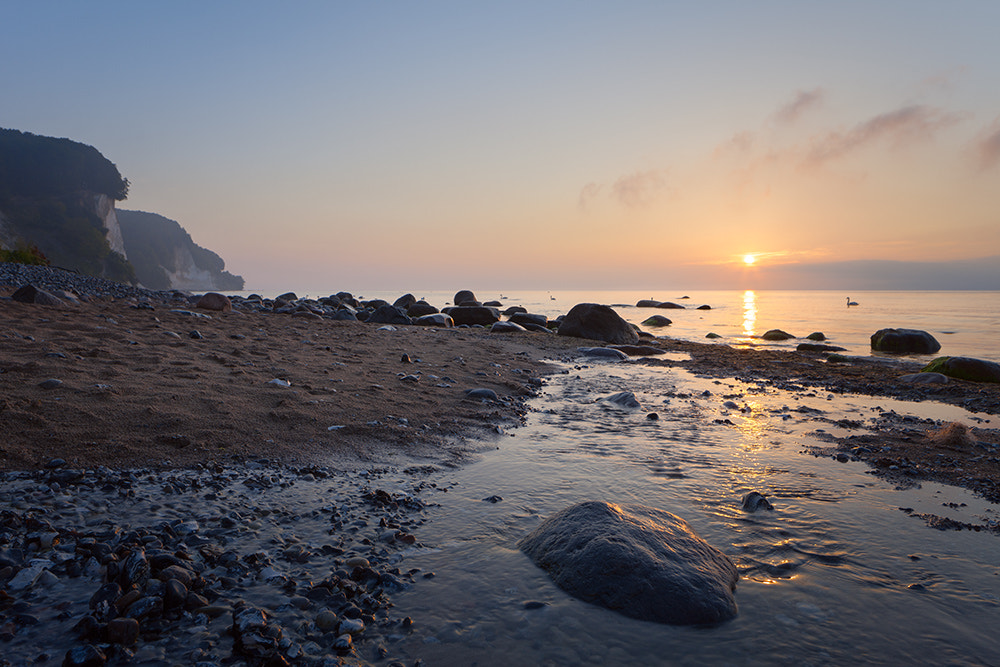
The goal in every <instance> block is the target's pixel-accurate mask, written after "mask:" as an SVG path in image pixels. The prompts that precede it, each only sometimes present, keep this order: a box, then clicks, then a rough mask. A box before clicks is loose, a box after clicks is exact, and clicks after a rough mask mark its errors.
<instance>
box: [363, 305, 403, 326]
mask: <svg viewBox="0 0 1000 667" xmlns="http://www.w3.org/2000/svg"><path fill="white" fill-rule="evenodd" d="M368 322H369V323H370V324H410V322H411V320H410V317H409V316H408V315H407V314H406V311H405V310H403V309H402V308H400V307H398V306H390V305H389V304H385V305H383V306H379V307H378V308H377V309H376V310H375V312H374V313H372V314H371V316H370V317H369V318H368Z"/></svg>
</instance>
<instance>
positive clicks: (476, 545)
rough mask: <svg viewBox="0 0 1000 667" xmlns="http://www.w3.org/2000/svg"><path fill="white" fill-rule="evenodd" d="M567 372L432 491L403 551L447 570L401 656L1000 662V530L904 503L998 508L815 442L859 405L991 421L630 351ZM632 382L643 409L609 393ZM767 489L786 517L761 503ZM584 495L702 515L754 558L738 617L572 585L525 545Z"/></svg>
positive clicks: (748, 560)
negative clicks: (515, 423)
mask: <svg viewBox="0 0 1000 667" xmlns="http://www.w3.org/2000/svg"><path fill="white" fill-rule="evenodd" d="M566 370H567V371H568V372H567V373H566V374H562V375H556V376H555V377H554V378H552V379H551V380H550V382H549V384H548V387H547V389H546V391H545V393H544V396H542V397H541V398H539V399H537V400H536V401H535V408H536V410H537V411H536V412H535V413H533V414H532V416H531V418H530V420H529V423H528V425H527V426H526V427H524V428H521V429H518V430H516V431H515V432H513V433H512V434H511V435H510V436H507V437H500V438H498V440H497V442H496V443H495V444H496V449H495V451H490V452H488V453H487V454H486V455H484V456H483V457H482V459H481V460H480V461H478V462H476V463H474V464H472V465H469V466H466V467H464V468H461V469H457V470H454V471H449V472H446V473H444V474H443V475H442V478H441V479H439V480H438V485H439V488H447V489H448V492H447V493H438V494H437V495H436V496H434V497H432V500H434V501H435V502H437V503H438V504H439V506H438V507H436V508H434V509H432V510H431V512H430V514H429V519H430V520H429V521H428V522H427V524H426V525H425V526H423V527H422V529H421V531H420V533H419V535H418V537H419V539H420V542H421V544H423V545H424V547H422V548H415V549H412V550H410V551H409V552H408V553H407V554H406V557H405V559H404V563H403V566H404V567H408V568H420V569H421V570H422V571H424V572H434V573H435V575H436V576H434V577H433V578H431V579H427V580H422V581H419V582H418V583H417V584H416V585H415V586H414V587H413V588H411V589H410V590H408V591H406V592H403V593H400V594H399V595H398V596H397V598H396V599H395V600H394V602H395V604H396V605H397V607H396V612H397V613H399V614H401V615H403V614H405V615H410V616H412V617H413V618H414V619H419V624H418V625H417V626H415V628H414V632H413V633H412V634H410V635H408V637H407V638H405V639H403V640H401V643H400V644H399V645H396V646H394V647H393V648H394V651H396V652H397V654H399V653H402V654H408V655H411V656H413V657H421V658H423V659H424V660H425V661H426V664H428V665H511V664H518V665H650V664H676V665H706V664H712V665H844V664H906V663H909V664H934V665H994V664H998V663H1000V645H998V642H997V641H996V638H995V636H994V635H993V632H994V629H995V628H996V627H997V623H998V622H1000V578H998V575H1000V542H998V541H997V539H998V538H997V537H996V536H994V535H992V534H988V533H986V532H972V531H960V532H956V531H939V530H935V529H933V528H930V527H928V526H927V525H926V524H925V523H924V522H923V521H922V520H919V519H917V518H914V517H912V516H910V515H909V514H907V513H906V512H904V511H901V509H900V508H904V507H906V508H913V509H914V510H915V511H916V512H926V513H933V514H937V515H941V516H949V517H952V518H955V519H958V520H962V521H970V522H980V523H981V522H982V521H984V520H996V519H998V518H1000V517H998V514H997V508H996V506H994V505H992V504H990V503H987V502H985V501H983V500H982V499H979V498H976V497H974V496H972V495H971V494H970V493H968V492H966V491H964V490H962V489H958V488H954V487H946V486H942V485H938V484H933V483H924V484H923V485H922V486H921V487H919V488H909V489H897V488H894V487H893V486H891V485H890V484H887V483H886V482H884V481H882V480H880V479H878V478H876V477H874V476H872V475H870V474H868V473H867V471H866V470H867V469H866V466H865V465H864V464H862V463H838V462H836V461H834V460H832V459H830V458H828V457H816V456H813V455H811V454H809V453H806V451H805V450H806V449H807V448H809V447H811V446H814V445H822V444H824V443H825V442H827V441H828V440H829V438H830V437H831V436H835V435H842V434H844V433H846V432H845V431H844V430H843V429H842V428H840V427H839V426H837V425H836V424H835V423H834V422H836V421H838V420H842V419H845V418H850V419H853V420H857V421H861V422H862V423H864V422H865V421H867V420H870V419H874V418H876V417H877V416H878V415H880V414H882V413H883V412H885V411H888V410H895V411H896V412H897V413H899V414H913V415H916V416H918V417H919V418H920V419H926V418H933V419H940V420H947V421H961V422H965V423H967V424H969V425H973V424H975V425H978V426H986V427H989V426H990V424H989V423H988V419H989V418H988V416H985V415H973V414H970V413H967V412H965V411H963V410H961V409H959V408H953V407H950V406H946V405H941V404H932V403H920V404H915V403H902V402H898V401H893V400H889V399H874V398H870V397H859V396H838V397H836V398H834V397H832V396H827V395H826V394H824V393H821V392H820V393H806V394H799V395H794V394H789V393H787V392H782V391H779V390H775V389H772V388H770V387H768V386H767V385H765V384H763V383H761V384H746V383H743V382H739V381H735V380H725V381H718V380H713V379H710V378H704V377H696V376H694V375H691V374H689V373H687V372H684V371H679V370H672V369H667V370H665V369H651V368H645V367H640V366H633V365H630V364H624V365H614V364H594V365H592V366H584V365H580V366H576V367H567V369H566ZM623 390H629V391H634V392H635V394H636V396H637V397H638V399H639V401H640V402H641V403H642V409H640V410H631V411H630V410H623V409H620V408H617V407H613V406H612V405H610V404H608V403H607V402H602V401H600V400H597V399H599V398H600V397H603V396H607V395H609V394H613V393H615V392H618V391H623ZM727 401H730V406H729V407H726V402H727ZM733 403H735V404H736V405H737V408H735V409H734V408H733V407H732V404H733ZM650 411H655V412H657V413H658V414H659V417H660V418H659V420H656V421H651V420H647V419H646V414H647V413H648V412H650ZM752 490H755V491H760V492H762V493H765V494H767V495H768V496H769V497H770V499H771V500H772V502H773V503H774V511H770V512H768V511H763V512H756V513H747V512H744V511H743V510H742V509H741V506H740V499H741V496H742V495H743V494H744V493H746V492H749V491H752ZM490 496H500V497H502V499H503V500H502V501H500V502H496V503H490V502H486V501H484V498H487V497H490ZM584 500H605V501H608V502H614V503H640V504H644V505H649V506H653V507H656V508H659V509H663V510H667V511H670V512H673V513H675V514H677V515H679V516H681V517H683V518H684V519H686V520H687V521H688V522H689V523H691V525H692V526H693V527H694V529H695V530H696V531H697V532H698V533H699V534H701V535H702V537H704V538H705V539H706V540H707V541H708V542H709V543H711V544H712V545H714V546H716V547H717V548H719V549H721V550H722V551H723V552H725V553H726V554H728V555H729V556H730V557H731V558H732V559H733V560H734V561H735V562H736V564H737V566H738V568H739V570H740V574H741V578H740V581H739V584H738V587H737V592H736V598H737V603H738V605H739V608H740V612H739V615H738V616H737V618H736V619H735V620H733V621H730V622H728V623H725V624H722V625H720V626H718V627H711V628H703V627H671V626H665V625H659V624H655V623H649V622H643V621H637V620H633V619H630V618H626V617H624V616H622V615H620V614H617V613H615V612H612V611H608V610H606V609H603V608H599V607H596V606H593V605H590V604H587V603H584V602H581V601H578V600H576V599H574V598H572V597H570V596H568V595H567V594H565V593H563V592H562V591H561V590H560V589H558V588H557V587H556V586H555V585H554V584H553V583H552V582H551V580H550V579H549V578H548V576H547V575H546V574H545V573H544V572H542V571H541V570H539V569H538V568H536V567H535V566H534V565H533V564H532V562H531V561H530V560H529V559H528V558H527V557H526V556H524V555H523V554H522V553H520V551H518V549H517V541H518V540H519V539H520V538H521V537H523V536H524V535H525V534H527V533H528V532H530V531H531V530H532V529H533V528H534V527H535V526H537V525H538V524H539V523H540V521H541V520H542V519H543V518H544V517H546V516H548V515H550V514H552V513H553V512H555V511H558V510H560V509H562V508H564V507H567V506H569V505H571V504H574V503H577V502H580V501H584ZM528 602H531V603H533V604H527V605H526V603H528ZM539 602H540V603H543V604H542V605H541V606H539V605H538V604H537V603H539Z"/></svg>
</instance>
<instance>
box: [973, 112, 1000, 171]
mask: <svg viewBox="0 0 1000 667" xmlns="http://www.w3.org/2000/svg"><path fill="white" fill-rule="evenodd" d="M976 158H977V162H978V166H979V168H980V169H981V170H982V171H986V170H988V169H992V168H993V167H995V166H997V164H1000V118H997V119H996V120H995V121H993V124H992V125H990V126H989V127H988V128H987V129H986V131H985V132H983V134H982V136H981V137H980V138H979V140H978V141H977V142H976Z"/></svg>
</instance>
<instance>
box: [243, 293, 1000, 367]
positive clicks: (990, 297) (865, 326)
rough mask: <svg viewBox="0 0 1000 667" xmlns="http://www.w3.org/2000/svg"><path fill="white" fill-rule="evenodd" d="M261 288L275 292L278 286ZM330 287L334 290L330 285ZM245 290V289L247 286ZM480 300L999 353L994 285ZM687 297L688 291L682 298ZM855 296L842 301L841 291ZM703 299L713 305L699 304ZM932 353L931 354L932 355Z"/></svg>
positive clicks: (999, 303)
mask: <svg viewBox="0 0 1000 667" xmlns="http://www.w3.org/2000/svg"><path fill="white" fill-rule="evenodd" d="M284 291H286V290H280V291H271V292H265V293H263V294H264V295H265V296H275V295H277V294H279V293H281V292H284ZM333 291H334V292H336V291H337V290H333ZM296 293H297V294H298V296H306V295H309V296H312V297H321V296H326V295H328V294H330V293H331V292H330V291H297V292H296ZM244 294H249V292H246V293H244ZM402 294H404V292H371V293H364V294H361V295H357V294H356V296H363V297H364V298H367V299H385V300H387V301H389V302H392V301H394V300H396V299H397V298H398V297H399V296H401V295H402ZM454 295H455V293H454V292H443V291H432V292H414V296H416V297H417V298H424V299H426V300H427V301H428V302H429V303H431V304H432V305H435V306H437V307H439V308H440V307H443V306H445V305H448V304H450V302H451V299H452V298H453V297H454ZM476 296H477V297H478V298H479V299H480V300H481V301H490V300H497V301H500V302H501V303H503V304H505V305H510V306H512V305H520V306H524V307H525V308H527V309H528V311H529V312H533V313H541V314H544V315H547V316H549V317H556V316H557V315H560V314H563V313H566V312H568V311H569V309H570V308H572V307H573V306H574V305H576V304H577V303H583V302H593V303H603V304H608V305H614V306H616V310H617V311H618V313H619V314H620V315H621V316H622V317H624V318H625V319H626V320H628V321H630V322H632V323H635V324H639V323H641V322H642V321H643V320H645V319H646V318H648V317H649V316H650V315H653V314H661V315H665V316H666V317H668V318H670V320H672V324H671V325H670V326H667V327H658V328H649V327H645V329H646V330H647V331H649V332H650V333H653V334H654V335H657V336H669V337H674V338H681V339H685V340H696V341H706V340H707V339H706V338H705V336H706V334H708V333H710V332H712V333H716V334H718V335H720V336H722V338H720V339H716V341H715V342H717V343H720V344H727V345H758V346H763V347H768V348H788V349H794V348H795V346H796V345H797V344H798V342H800V341H797V340H789V341H787V342H784V343H780V344H773V343H765V342H764V341H761V340H760V339H759V336H760V335H761V334H763V333H764V332H765V331H768V330H769V329H782V330H783V331H787V332H788V333H790V334H792V335H794V336H797V337H800V338H801V337H805V336H807V335H809V334H810V333H812V332H814V331H820V332H822V333H823V334H824V335H825V336H826V337H827V339H828V344H831V345H838V346H840V347H844V348H847V350H848V352H849V353H850V354H864V355H867V354H870V353H871V346H870V337H871V335H872V334H873V333H875V332H876V331H878V330H879V329H885V328H889V327H893V328H906V329H921V330H924V331H927V332H929V333H931V334H932V335H933V336H934V337H935V338H936V339H937V340H938V342H940V343H941V351H940V353H939V354H938V355H933V356H972V357H978V358H981V359H990V360H993V361H1000V344H998V343H1000V337H998V332H1000V292H909V291H907V292H875V291H872V292H855V293H852V294H850V295H848V294H844V293H843V292H824V291H770V290H768V291H702V292H683V293H678V292H664V291H659V292H658V291H655V290H654V291H650V290H647V291H641V292H640V291H563V292H545V291H517V292H482V291H476ZM684 297H687V298H684ZM848 297H850V299H851V300H853V301H855V302H857V303H858V305H857V306H852V307H850V308H848V307H847V299H848ZM640 299H655V300H658V301H671V302H673V303H677V304H679V305H683V306H685V308H684V309H682V310H681V309H669V310H661V309H653V308H636V307H635V304H636V303H637V302H638V301H639V300H640ZM701 305H708V306H711V310H697V307H698V306H701ZM931 358H932V357H931Z"/></svg>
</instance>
